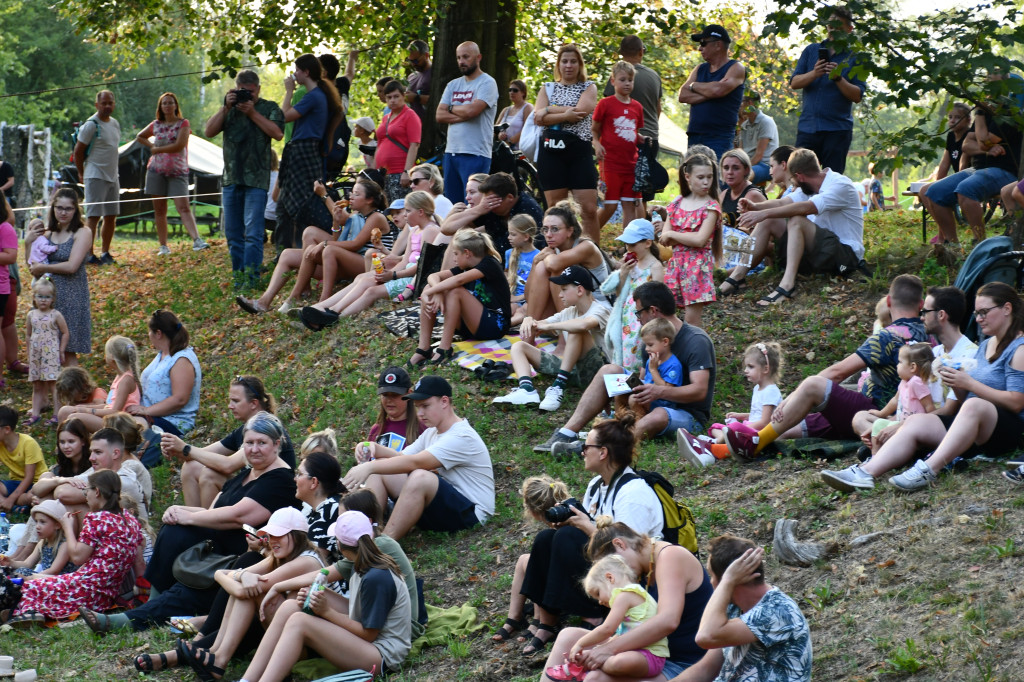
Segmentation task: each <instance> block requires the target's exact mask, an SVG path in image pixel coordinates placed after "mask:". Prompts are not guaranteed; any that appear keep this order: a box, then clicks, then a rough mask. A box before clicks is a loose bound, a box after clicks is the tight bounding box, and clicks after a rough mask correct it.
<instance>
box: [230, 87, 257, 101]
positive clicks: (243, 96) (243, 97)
mask: <svg viewBox="0 0 1024 682" xmlns="http://www.w3.org/2000/svg"><path fill="white" fill-rule="evenodd" d="M232 92H234V93H235V104H241V103H242V102H251V101H252V100H253V97H252V90H246V89H245V88H238V89H237V90H233V91H232Z"/></svg>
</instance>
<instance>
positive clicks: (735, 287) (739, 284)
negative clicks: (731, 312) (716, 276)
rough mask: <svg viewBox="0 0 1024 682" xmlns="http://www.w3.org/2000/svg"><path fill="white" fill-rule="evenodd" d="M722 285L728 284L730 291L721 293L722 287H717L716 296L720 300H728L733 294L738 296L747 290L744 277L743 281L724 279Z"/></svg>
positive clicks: (730, 278)
mask: <svg viewBox="0 0 1024 682" xmlns="http://www.w3.org/2000/svg"><path fill="white" fill-rule="evenodd" d="M722 284H728V285H729V286H731V287H732V289H729V291H722V287H721V286H719V287H718V295H719V296H721V297H722V298H729V297H730V296H732V295H733V294H738V293H740V292H741V291H743V290H744V289H746V288H747V279H746V278H745V277H744V278H743V279H741V280H739V281H736V280H734V279H733V278H732V277H726V278H725V279H724V280H722Z"/></svg>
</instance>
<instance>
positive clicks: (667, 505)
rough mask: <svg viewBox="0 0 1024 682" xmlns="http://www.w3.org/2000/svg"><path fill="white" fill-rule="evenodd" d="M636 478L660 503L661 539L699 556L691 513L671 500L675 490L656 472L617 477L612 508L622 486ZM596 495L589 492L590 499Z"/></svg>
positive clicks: (597, 483) (642, 472) (613, 489)
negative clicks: (650, 490) (649, 489)
mask: <svg viewBox="0 0 1024 682" xmlns="http://www.w3.org/2000/svg"><path fill="white" fill-rule="evenodd" d="M636 478H640V479H643V481H644V483H646V484H647V485H649V486H650V487H651V489H652V490H654V494H655V495H657V496H658V501H660V502H661V510H662V513H663V515H664V523H663V525H662V528H661V539H662V540H665V541H666V542H671V543H672V544H674V545H681V546H682V547H685V548H686V549H688V550H690V551H691V552H693V554H694V556H700V552H699V551H698V548H697V524H696V523H695V522H694V520H693V512H692V511H690V508H689V507H687V506H686V505H685V504H680V503H679V502H676V501H675V499H673V495H674V494H675V488H674V487H673V486H672V484H671V483H669V482H668V480H667V479H666V478H665V477H664V476H662V475H661V474H659V473H658V472H656V471H642V470H637V471H636V473H627V474H623V475H622V476H619V478H618V480H617V481H615V487H614V488H612V508H614V507H615V495H616V494H618V492H619V488H621V487H622V484H623V483H628V482H629V481H632V480H633V479H636ZM600 485H601V482H600V481H597V482H595V483H594V486H600ZM596 493H597V490H596V488H595V489H592V490H590V497H594V496H595V494H596Z"/></svg>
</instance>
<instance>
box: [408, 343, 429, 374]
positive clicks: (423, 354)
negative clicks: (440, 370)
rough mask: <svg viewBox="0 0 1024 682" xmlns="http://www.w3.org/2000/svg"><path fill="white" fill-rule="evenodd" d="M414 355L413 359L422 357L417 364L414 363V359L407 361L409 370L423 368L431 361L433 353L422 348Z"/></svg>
mask: <svg viewBox="0 0 1024 682" xmlns="http://www.w3.org/2000/svg"><path fill="white" fill-rule="evenodd" d="M412 355H413V357H416V356H417V355H418V356H420V359H419V360H417V361H416V362H413V360H412V358H409V359H408V360H406V361H405V364H406V365H408V366H409V368H411V369H416V368H418V367H423V366H424V365H426V364H427V362H429V361H430V357H431V353H430V349H429V348H428V349H427V350H423V349H422V348H417V349H416V352H415V353H413V354H412Z"/></svg>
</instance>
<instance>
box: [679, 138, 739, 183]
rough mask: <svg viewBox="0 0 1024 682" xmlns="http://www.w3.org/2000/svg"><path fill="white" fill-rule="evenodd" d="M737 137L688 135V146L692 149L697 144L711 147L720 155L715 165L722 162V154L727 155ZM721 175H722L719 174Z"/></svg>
mask: <svg viewBox="0 0 1024 682" xmlns="http://www.w3.org/2000/svg"><path fill="white" fill-rule="evenodd" d="M734 139H735V136H734V135H733V134H732V133H730V134H728V135H700V134H698V133H689V132H688V133H686V144H687V146H688V147H692V146H693V145H695V144H702V145H704V146H705V147H711V149H712V151H714V152H715V154H717V155H718V158H717V159H715V163H718V162H719V161H721V160H722V154H724V153H726V152H727V151H729V150H730V149H732V147H733V140H734ZM719 175H721V173H719Z"/></svg>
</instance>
